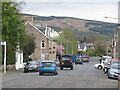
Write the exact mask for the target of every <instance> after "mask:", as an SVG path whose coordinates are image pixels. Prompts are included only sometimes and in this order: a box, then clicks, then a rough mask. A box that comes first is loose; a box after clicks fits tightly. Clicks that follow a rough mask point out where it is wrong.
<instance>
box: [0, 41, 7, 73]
mask: <svg viewBox="0 0 120 90" xmlns="http://www.w3.org/2000/svg"><path fill="white" fill-rule="evenodd" d="M0 44H1V45H4V73H6V41H3V42H1V43H0Z"/></svg>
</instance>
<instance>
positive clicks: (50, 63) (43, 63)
mask: <svg viewBox="0 0 120 90" xmlns="http://www.w3.org/2000/svg"><path fill="white" fill-rule="evenodd" d="M52 64H53V62H42V65H52Z"/></svg>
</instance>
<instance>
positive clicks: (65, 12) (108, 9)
mask: <svg viewBox="0 0 120 90" xmlns="http://www.w3.org/2000/svg"><path fill="white" fill-rule="evenodd" d="M23 12H24V13H29V14H35V15H40V16H51V15H52V16H68V17H77V18H82V19H90V20H98V21H105V22H115V23H117V19H109V18H105V17H104V16H108V17H116V18H117V17H118V7H117V3H108V2H106V3H103V2H102V3H98V2H79V3H75V2H74V3H70V2H69V3H63V2H62V3H55V2H54V3H51V2H44V3H43V2H37V3H36V2H32V3H30V2H28V3H26V7H25V8H24V10H23ZM113 12H114V13H113Z"/></svg>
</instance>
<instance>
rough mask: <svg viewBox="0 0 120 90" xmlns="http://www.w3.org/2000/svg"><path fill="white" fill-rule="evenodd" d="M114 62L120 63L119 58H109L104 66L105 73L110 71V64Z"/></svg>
mask: <svg viewBox="0 0 120 90" xmlns="http://www.w3.org/2000/svg"><path fill="white" fill-rule="evenodd" d="M114 63H120V61H119V60H118V59H108V62H106V63H105V64H104V68H103V71H104V73H105V74H106V73H107V72H108V69H109V67H110V64H114Z"/></svg>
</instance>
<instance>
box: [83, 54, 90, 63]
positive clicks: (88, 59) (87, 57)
mask: <svg viewBox="0 0 120 90" xmlns="http://www.w3.org/2000/svg"><path fill="white" fill-rule="evenodd" d="M82 59H83V62H89V61H90V56H88V55H83V56H82Z"/></svg>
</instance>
